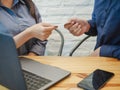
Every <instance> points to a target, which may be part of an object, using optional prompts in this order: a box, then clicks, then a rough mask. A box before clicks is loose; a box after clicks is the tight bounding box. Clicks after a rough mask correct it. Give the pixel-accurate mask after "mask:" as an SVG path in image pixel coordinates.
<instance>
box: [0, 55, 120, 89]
mask: <svg viewBox="0 0 120 90" xmlns="http://www.w3.org/2000/svg"><path fill="white" fill-rule="evenodd" d="M28 58H31V59H34V60H37V61H39V62H41V63H44V64H49V65H53V66H57V67H60V68H63V69H65V70H68V71H70V72H71V75H70V76H69V77H67V78H65V79H64V80H62V81H60V82H59V83H57V84H55V85H54V86H52V87H51V88H50V89H49V90H82V89H80V88H78V87H77V85H76V84H77V83H78V82H79V81H81V80H82V79H83V78H85V77H86V76H87V75H89V74H90V73H91V72H93V71H94V70H95V69H103V70H107V71H111V72H113V73H114V74H115V76H114V77H113V78H112V79H111V80H110V81H109V82H108V83H107V84H106V85H105V86H104V87H103V88H102V90H120V61H119V60H117V59H113V58H105V57H59V56H37V57H36V56H32V57H28ZM0 90H6V89H4V88H3V87H2V86H0Z"/></svg>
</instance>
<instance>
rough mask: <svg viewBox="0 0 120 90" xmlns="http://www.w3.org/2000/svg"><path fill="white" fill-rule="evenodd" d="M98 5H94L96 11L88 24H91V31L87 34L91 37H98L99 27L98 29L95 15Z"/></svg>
mask: <svg viewBox="0 0 120 90" xmlns="http://www.w3.org/2000/svg"><path fill="white" fill-rule="evenodd" d="M95 9H96V5H95V4H94V10H93V13H92V19H91V20H88V23H89V24H90V30H89V31H88V32H86V33H85V34H87V35H90V36H96V35H97V27H96V15H95V11H96V10H95Z"/></svg>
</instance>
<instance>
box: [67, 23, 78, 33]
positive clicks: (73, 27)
mask: <svg viewBox="0 0 120 90" xmlns="http://www.w3.org/2000/svg"><path fill="white" fill-rule="evenodd" d="M78 26H79V24H78V23H75V24H74V25H73V26H71V27H70V28H69V30H70V31H71V32H74V30H75V29H77V28H78Z"/></svg>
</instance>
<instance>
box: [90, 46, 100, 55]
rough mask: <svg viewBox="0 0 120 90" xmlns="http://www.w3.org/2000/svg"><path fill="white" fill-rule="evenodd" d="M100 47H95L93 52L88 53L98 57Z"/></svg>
mask: <svg viewBox="0 0 120 90" xmlns="http://www.w3.org/2000/svg"><path fill="white" fill-rule="evenodd" d="M100 48H101V47H99V48H97V49H96V50H95V51H94V52H92V53H91V54H90V56H96V57H99V56H100Z"/></svg>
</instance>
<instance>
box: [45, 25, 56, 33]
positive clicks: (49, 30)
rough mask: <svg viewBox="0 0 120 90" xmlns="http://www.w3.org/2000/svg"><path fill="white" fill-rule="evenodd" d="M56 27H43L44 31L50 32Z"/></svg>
mask: <svg viewBox="0 0 120 90" xmlns="http://www.w3.org/2000/svg"><path fill="white" fill-rule="evenodd" d="M56 28H58V26H50V27H45V32H51V31H53V30H55V29H56Z"/></svg>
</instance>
